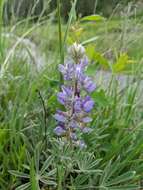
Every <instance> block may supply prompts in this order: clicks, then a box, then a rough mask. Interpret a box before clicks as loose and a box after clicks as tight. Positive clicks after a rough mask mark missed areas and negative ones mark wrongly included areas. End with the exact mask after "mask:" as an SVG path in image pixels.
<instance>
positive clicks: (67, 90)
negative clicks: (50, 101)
mask: <svg viewBox="0 0 143 190" xmlns="http://www.w3.org/2000/svg"><path fill="white" fill-rule="evenodd" d="M62 90H63V93H64V94H65V95H67V96H72V94H73V91H72V89H71V87H68V86H64V85H63V86H62Z"/></svg>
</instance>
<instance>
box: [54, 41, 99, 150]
mask: <svg viewBox="0 0 143 190" xmlns="http://www.w3.org/2000/svg"><path fill="white" fill-rule="evenodd" d="M87 66H88V59H87V56H86V55H85V49H84V47H83V46H82V45H80V44H77V43H74V44H73V45H72V46H71V47H70V48H69V49H68V58H67V59H66V61H65V63H64V65H61V64H60V65H59V71H60V72H61V74H62V76H63V79H64V85H63V86H62V87H61V89H62V92H59V93H58V94H57V99H58V101H59V102H60V103H61V104H62V105H63V106H64V107H65V110H64V111H61V110H57V113H56V114H55V115H54V118H55V119H56V120H57V122H58V125H57V127H56V128H55V129H54V132H55V133H56V135H57V136H60V137H65V139H66V140H67V141H70V142H72V143H73V144H75V145H79V146H80V147H85V146H86V145H85V143H84V141H83V140H82V138H81V136H82V134H83V133H89V132H91V128H89V127H87V126H88V125H89V123H90V122H91V121H92V118H91V117H89V113H90V112H91V110H92V109H93V107H94V101H93V100H92V99H91V97H90V96H89V95H88V94H89V93H91V92H93V91H94V90H95V88H96V85H95V84H94V82H93V81H92V79H91V78H90V77H88V76H86V74H85V70H86V68H87Z"/></svg>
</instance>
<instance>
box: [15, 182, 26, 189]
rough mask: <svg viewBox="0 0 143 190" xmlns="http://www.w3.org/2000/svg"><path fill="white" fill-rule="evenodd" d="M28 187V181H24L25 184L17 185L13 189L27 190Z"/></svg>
mask: <svg viewBox="0 0 143 190" xmlns="http://www.w3.org/2000/svg"><path fill="white" fill-rule="evenodd" d="M29 187H30V182H28V183H25V184H23V185H20V186H19V187H17V188H16V189H15V190H27V189H29Z"/></svg>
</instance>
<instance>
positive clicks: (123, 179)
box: [100, 159, 137, 190]
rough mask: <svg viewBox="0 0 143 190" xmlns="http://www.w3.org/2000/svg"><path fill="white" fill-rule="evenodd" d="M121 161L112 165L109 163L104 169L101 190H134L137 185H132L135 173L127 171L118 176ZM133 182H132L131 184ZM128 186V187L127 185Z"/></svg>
mask: <svg viewBox="0 0 143 190" xmlns="http://www.w3.org/2000/svg"><path fill="white" fill-rule="evenodd" d="M120 165H121V163H120V160H119V159H118V160H116V161H114V162H113V163H112V160H110V161H109V163H108V164H107V166H106V167H105V169H104V172H103V175H102V176H101V178H100V190H102V189H104V188H105V189H114V190H118V189H125V190H126V189H127V190H133V189H135V187H137V186H136V185H133V184H132V180H133V179H135V176H136V172H135V171H127V172H125V173H123V174H120V175H118V169H119V168H120ZM130 181H131V182H130ZM125 184H128V185H125Z"/></svg>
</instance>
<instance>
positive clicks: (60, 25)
mask: <svg viewBox="0 0 143 190" xmlns="http://www.w3.org/2000/svg"><path fill="white" fill-rule="evenodd" d="M60 6H61V1H60V0H57V10H58V32H59V52H60V63H61V64H62V63H63V62H64V51H63V42H62V24H61V9H60ZM62 82H63V77H62V75H61V74H60V86H61V84H62Z"/></svg>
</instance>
